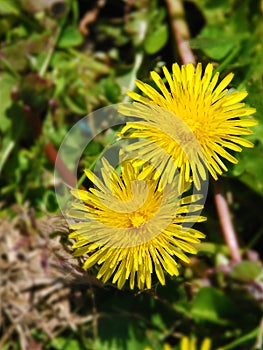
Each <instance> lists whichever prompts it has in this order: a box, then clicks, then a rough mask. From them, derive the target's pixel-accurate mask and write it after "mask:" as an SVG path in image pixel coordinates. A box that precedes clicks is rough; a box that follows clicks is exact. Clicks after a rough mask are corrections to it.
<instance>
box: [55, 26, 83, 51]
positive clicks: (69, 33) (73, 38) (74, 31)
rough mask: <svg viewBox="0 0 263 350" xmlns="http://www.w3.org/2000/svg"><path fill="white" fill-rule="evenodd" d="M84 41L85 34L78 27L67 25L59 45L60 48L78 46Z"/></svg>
mask: <svg viewBox="0 0 263 350" xmlns="http://www.w3.org/2000/svg"><path fill="white" fill-rule="evenodd" d="M82 43H83V36H82V35H81V33H80V31H79V30H78V28H77V27H72V26H68V27H66V28H65V29H64V30H63V32H62V33H61V36H60V38H59V40H58V44H57V46H58V47H59V48H60V49H65V48H69V47H76V46H79V45H81V44H82Z"/></svg>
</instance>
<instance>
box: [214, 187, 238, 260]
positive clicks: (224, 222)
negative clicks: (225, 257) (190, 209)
mask: <svg viewBox="0 0 263 350" xmlns="http://www.w3.org/2000/svg"><path fill="white" fill-rule="evenodd" d="M213 185H214V200H215V205H216V209H217V214H218V217H219V222H220V225H221V229H222V233H223V236H224V239H225V241H226V244H227V246H228V248H229V252H230V256H231V259H232V261H233V262H240V261H241V260H242V259H241V254H240V249H239V245H238V241H237V236H236V232H235V229H234V225H233V222H232V220H231V215H230V211H229V206H228V203H227V200H226V197H225V194H224V191H223V188H222V184H221V181H220V180H218V181H213Z"/></svg>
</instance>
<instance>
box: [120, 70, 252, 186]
mask: <svg viewBox="0 0 263 350" xmlns="http://www.w3.org/2000/svg"><path fill="white" fill-rule="evenodd" d="M163 72H164V75H165V78H166V80H167V83H168V86H169V88H168V87H166V85H165V84H164V82H163V81H162V79H161V77H160V76H159V75H158V74H157V73H156V72H151V77H152V79H153V81H154V83H155V84H156V85H157V87H158V88H159V89H160V91H161V93H159V92H158V91H157V90H156V89H154V88H153V87H151V86H150V85H148V84H145V83H143V82H141V81H139V80H137V82H136V85H137V87H138V88H139V89H140V90H141V91H142V92H143V93H144V94H145V95H146V97H143V96H141V95H139V94H137V93H135V92H129V93H128V95H129V96H130V97H131V98H132V99H133V100H135V101H137V102H134V103H133V104H123V105H121V106H120V109H119V110H120V112H121V113H122V114H125V115H127V116H133V117H135V118H140V119H141V120H140V121H138V122H128V123H127V125H126V126H125V127H124V128H123V130H122V131H121V134H122V135H125V136H126V137H127V138H142V140H139V141H138V142H136V143H134V144H132V145H131V147H130V149H131V150H132V151H134V152H136V154H137V155H138V156H139V157H140V158H141V159H144V160H146V161H148V162H151V163H153V164H155V163H156V162H157V163H158V164H160V170H161V168H162V166H163V167H164V166H165V169H166V170H165V171H166V173H168V174H170V173H173V172H174V171H175V169H176V168H178V169H180V172H181V174H182V175H183V177H184V178H185V180H186V181H188V180H189V178H190V177H192V178H193V181H194V183H195V185H196V186H197V188H198V189H199V188H200V180H201V179H202V180H205V179H206V172H205V170H206V169H208V171H209V172H210V174H211V175H212V177H213V178H214V179H215V180H217V178H218V177H217V176H218V174H219V175H221V174H222V173H223V171H226V170H227V167H226V165H225V164H224V162H223V161H222V158H224V159H226V160H228V161H230V162H232V163H237V159H236V158H235V157H234V156H233V155H232V154H231V153H230V152H229V150H231V151H236V152H240V151H241V150H242V147H253V144H252V143H251V142H250V141H248V140H247V139H244V138H242V137H240V136H244V135H249V134H251V133H252V131H251V130H249V129H248V127H251V126H254V125H256V124H257V122H256V121H255V120H254V119H253V118H251V117H250V118H249V117H248V118H244V119H243V118H241V117H245V116H249V115H251V114H253V113H255V112H256V110H255V109H254V108H247V107H245V104H244V103H242V102H241V101H242V100H244V98H245V97H246V96H247V92H246V91H242V92H237V91H234V92H231V91H228V89H226V87H227V86H228V85H229V83H230V82H231V80H232V79H233V76H234V75H233V74H232V73H230V74H228V75H227V76H226V77H225V78H224V79H223V80H222V81H221V82H220V83H219V84H218V85H217V83H218V79H219V73H218V72H217V73H216V74H214V76H213V66H212V64H208V65H207V66H206V68H205V71H204V73H203V75H202V65H201V63H199V64H198V65H197V67H196V69H195V68H194V66H193V65H192V64H187V65H186V66H185V65H183V66H182V67H181V69H180V68H179V66H178V64H173V67H172V75H170V73H169V72H168V70H167V68H166V67H163ZM156 146H158V147H156ZM164 151H165V152H164ZM164 153H166V154H167V157H164ZM161 161H162V163H160V162H161ZM167 178H168V179H169V175H167Z"/></svg>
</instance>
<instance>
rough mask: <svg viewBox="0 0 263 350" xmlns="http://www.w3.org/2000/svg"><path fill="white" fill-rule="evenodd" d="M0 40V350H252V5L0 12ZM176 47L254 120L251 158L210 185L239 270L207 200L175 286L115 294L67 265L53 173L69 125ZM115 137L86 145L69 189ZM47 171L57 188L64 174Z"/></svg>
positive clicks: (71, 4)
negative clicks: (240, 98)
mask: <svg viewBox="0 0 263 350" xmlns="http://www.w3.org/2000/svg"><path fill="white" fill-rule="evenodd" d="M0 40H1V43H0V349H3V350H7V349H8V350H9V349H14V350H17V349H22V350H29V349H30V350H40V349H51V350H53V349H54V350H62V349H63V350H78V349H81V350H82V349H84V350H85V349H92V350H140V349H142V350H143V349H147V347H148V348H149V347H150V348H151V349H153V350H161V349H163V347H164V346H166V349H168V346H169V349H170V348H171V349H178V350H179V349H181V350H195V349H193V348H190V347H189V348H187V349H186V348H185V346H184V348H182V345H180V341H181V338H182V337H183V336H187V337H189V339H190V338H195V339H196V341H197V342H196V344H197V345H196V349H201V342H202V340H203V339H204V338H206V337H208V338H210V339H211V342H212V347H211V349H219V348H221V349H224V350H228V349H240V350H251V349H263V345H262V344H263V340H262V337H263V319H262V301H263V274H262V251H263V225H262V224H263V215H262V210H263V209H262V208H263V161H262V156H263V127H262V125H263V124H262V121H263V120H262V111H263V3H262V1H260V0H242V1H240V0H192V1H180V0H167V1H164V0H163V1H161V0H153V1H150V0H142V1H137V0H120V1H118V0H98V1H93V0H0ZM183 40H186V43H187V44H188V45H189V47H188V49H189V52H190V53H192V54H193V57H194V58H195V60H196V61H198V62H202V63H203V65H206V64H207V63H208V62H212V63H213V64H214V66H215V69H216V71H219V72H220V73H221V75H220V76H221V78H222V77H224V76H225V75H226V74H228V73H229V72H234V74H235V77H234V80H233V81H232V83H231V86H232V87H233V88H236V89H238V90H247V91H248V93H249V95H248V97H247V98H246V103H247V105H248V106H251V107H255V108H256V109H257V113H256V115H255V118H256V119H257V120H258V121H259V124H258V126H256V127H255V128H253V130H254V133H253V134H252V135H251V136H249V139H250V140H251V141H252V142H253V143H254V144H255V147H254V148H253V149H244V150H243V151H242V152H241V153H240V154H237V155H235V156H236V157H237V158H238V160H239V163H238V164H237V165H235V166H233V165H230V164H229V165H228V167H229V171H228V172H227V174H225V175H223V176H222V177H221V180H220V183H221V186H222V187H223V189H224V193H225V198H226V201H227V203H228V206H229V210H230V213H231V218H232V220H233V223H234V227H235V230H236V234H237V239H238V243H239V246H240V251H241V255H242V260H241V261H240V262H238V263H233V261H232V259H231V251H229V248H228V246H227V244H226V242H225V240H224V236H223V235H222V233H221V230H222V228H221V226H220V222H219V219H218V214H217V210H216V207H215V204H214V196H215V193H214V191H213V187H212V186H210V187H209V192H208V198H207V201H206V206H205V210H204V212H203V215H205V216H207V217H208V221H207V222H206V223H202V224H199V225H197V226H196V227H197V228H198V229H200V230H201V231H202V232H204V233H205V234H206V235H207V238H206V240H205V242H204V243H202V244H201V245H200V247H199V253H198V255H197V256H195V257H193V258H192V259H191V264H190V265H187V266H181V268H180V272H181V274H180V277H178V278H173V279H172V278H167V284H166V286H164V287H162V286H160V285H159V284H158V283H156V284H155V285H154V286H153V288H152V289H151V290H145V291H142V292H138V291H137V292H136V291H130V290H129V289H128V287H127V288H124V289H123V290H121V291H120V290H117V289H116V288H115V287H114V286H112V285H111V284H110V283H109V284H107V285H102V284H101V283H100V282H99V281H98V280H97V279H96V278H95V277H94V276H95V274H94V273H93V271H92V270H91V271H88V272H84V271H82V269H81V263H82V262H81V260H78V259H76V258H73V257H72V255H71V248H70V244H69V242H68V239H67V234H68V227H67V224H66V222H65V221H64V219H63V216H61V214H60V209H59V207H58V204H57V201H56V196H55V192H54V183H53V173H54V162H55V159H56V155H57V152H58V149H59V146H60V144H61V142H62V141H63V138H64V137H65V135H66V134H67V132H68V131H69V130H70V128H71V127H72V126H73V125H74V124H75V123H76V122H77V121H79V120H80V119H81V118H83V117H84V116H85V115H87V114H89V113H91V112H92V111H95V110H97V109H98V108H101V107H105V106H109V105H112V104H115V103H119V102H122V101H127V97H126V91H127V90H135V89H136V88H135V84H134V81H135V79H136V78H139V79H141V80H143V81H145V82H148V83H150V84H152V83H151V81H150V75H149V73H150V71H151V70H155V71H157V72H159V73H160V72H161V67H162V66H163V65H164V64H165V65H166V66H167V68H168V69H169V70H171V65H172V63H173V62H178V63H181V62H182V61H183V55H182V52H181V51H180V50H181V49H180V48H181V46H180V42H182V41H183ZM92 132H93V130H92V127H91V126H89V125H87V124H85V123H84V124H83V134H87V136H89V137H90V135H92ZM114 133H115V130H108V131H107V133H105V134H101V135H99V136H98V137H96V138H94V139H93V141H92V142H91V143H90V144H89V146H88V148H87V149H86V150H85V152H84V155H83V157H82V159H81V162H80V164H79V176H81V175H82V173H83V169H84V168H92V165H93V164H94V161H96V159H97V157H98V156H99V155H100V154H101V152H102V151H103V150H104V148H105V147H106V145H107V143H108V142H109V137H111V135H112V134H114ZM76 151H77V150H76V149H75V145H74V144H72V146H71V148H70V149H69V150H68V162H69V163H70V160H71V159H72V157H73V156H74V152H76ZM60 170H61V175H62V176H63V177H64V178H65V177H67V176H70V171H71V169H69V168H68V167H67V162H65V164H63V165H62V168H61V169H60ZM202 350H208V349H204V348H202Z"/></svg>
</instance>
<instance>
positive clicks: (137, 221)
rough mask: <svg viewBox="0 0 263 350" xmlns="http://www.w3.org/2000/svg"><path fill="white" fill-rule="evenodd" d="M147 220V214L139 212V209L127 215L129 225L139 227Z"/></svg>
mask: <svg viewBox="0 0 263 350" xmlns="http://www.w3.org/2000/svg"><path fill="white" fill-rule="evenodd" d="M147 220H148V217H147V215H145V213H141V212H140V211H135V212H134V213H132V214H131V215H129V221H130V225H131V227H139V226H141V225H143V224H144V223H145V222H146V221H147Z"/></svg>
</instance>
